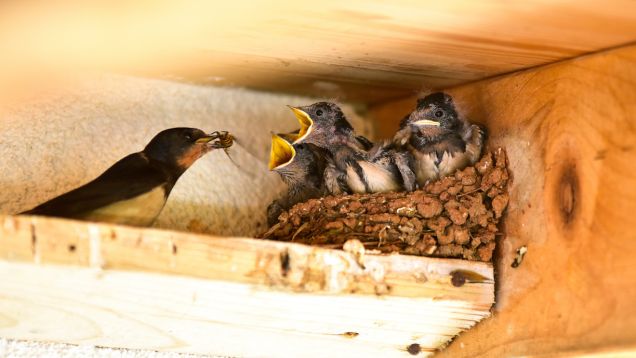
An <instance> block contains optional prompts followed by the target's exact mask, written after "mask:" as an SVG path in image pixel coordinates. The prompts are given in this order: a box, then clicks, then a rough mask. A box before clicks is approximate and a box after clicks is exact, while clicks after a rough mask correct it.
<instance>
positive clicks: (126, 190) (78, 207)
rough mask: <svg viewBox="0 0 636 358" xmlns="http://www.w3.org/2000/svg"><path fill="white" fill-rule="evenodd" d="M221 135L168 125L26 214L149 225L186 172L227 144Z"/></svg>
mask: <svg viewBox="0 0 636 358" xmlns="http://www.w3.org/2000/svg"><path fill="white" fill-rule="evenodd" d="M217 138H219V133H218V132H214V133H211V134H206V133H204V132H203V131H202V130H200V129H195V128H172V129H166V130H164V131H162V132H160V133H159V134H157V135H156V136H155V137H154V138H153V139H152V140H151V141H150V143H148V145H147V146H146V147H145V148H144V150H143V151H141V152H137V153H133V154H130V155H128V156H126V157H124V158H123V159H121V160H119V161H118V162H117V163H115V164H114V165H113V166H111V167H110V168H108V169H107V170H106V171H105V172H104V173H103V174H102V175H100V176H99V177H97V178H96V179H95V180H93V181H91V182H90V183H88V184H85V185H83V186H81V187H79V188H77V189H75V190H72V191H70V192H68V193H66V194H62V195H60V196H58V197H56V198H53V199H51V200H49V201H47V202H45V203H44V204H41V205H39V206H37V207H35V208H33V209H31V210H29V211H25V212H23V213H22V214H28V215H43V216H55V217H63V218H71V219H79V220H88V221H101V222H109V223H115V224H125V225H134V226H149V225H151V224H152V223H153V221H154V220H155V219H156V218H157V216H158V215H159V213H160V212H161V210H162V209H163V206H164V205H165V203H166V200H167V199H168V195H170V191H171V190H172V187H173V186H174V185H175V183H176V182H177V179H179V177H180V176H181V174H183V173H184V172H185V171H186V170H187V169H188V168H189V167H190V166H191V165H192V164H193V163H194V162H195V161H196V160H197V159H199V158H201V157H202V156H203V155H204V154H206V153H207V152H209V151H211V150H212V149H214V148H223V147H225V146H226V145H227V143H220V142H218V141H214V140H215V139H217ZM230 145H231V143H230Z"/></svg>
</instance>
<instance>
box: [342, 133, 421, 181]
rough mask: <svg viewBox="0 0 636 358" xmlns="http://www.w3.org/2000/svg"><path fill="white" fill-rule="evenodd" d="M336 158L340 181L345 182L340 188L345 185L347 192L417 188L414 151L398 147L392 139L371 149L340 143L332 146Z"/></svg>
mask: <svg viewBox="0 0 636 358" xmlns="http://www.w3.org/2000/svg"><path fill="white" fill-rule="evenodd" d="M333 158H334V159H333V161H334V163H335V166H336V168H337V171H336V173H337V175H338V181H337V182H338V183H342V182H344V183H345V184H346V186H343V185H342V184H341V185H340V186H338V187H336V188H337V189H338V188H343V187H344V188H346V189H345V191H347V192H352V193H358V194H364V193H382V192H388V191H401V190H407V191H413V190H415V188H416V178H415V174H414V173H413V170H412V169H411V168H412V166H413V158H412V156H411V154H410V153H408V152H404V151H398V150H396V149H395V148H394V145H393V143H391V142H388V141H385V142H382V143H380V144H377V145H375V146H373V147H372V148H371V149H370V150H369V151H356V150H353V149H352V148H350V147H347V146H339V147H336V148H334V149H333ZM332 193H333V192H332ZM333 194H339V193H338V192H336V193H333Z"/></svg>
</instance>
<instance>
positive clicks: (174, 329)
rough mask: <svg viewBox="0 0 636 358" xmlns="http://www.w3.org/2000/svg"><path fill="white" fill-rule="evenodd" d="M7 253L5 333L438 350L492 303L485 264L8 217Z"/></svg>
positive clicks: (239, 345) (140, 341)
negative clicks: (460, 278)
mask: <svg viewBox="0 0 636 358" xmlns="http://www.w3.org/2000/svg"><path fill="white" fill-rule="evenodd" d="M0 259H2V260H4V261H2V260H0V336H2V337H7V338H14V339H29V340H41V341H54V342H65V343H81V344H95V345H100V346H108V347H124V348H145V349H156V350H162V351H178V352H190V353H205V354H219V355H224V356H226V355H229V356H259V357H270V356H271V357H273V356H304V357H305V356H307V357H312V356H316V357H318V356H324V351H323V350H320V349H316V348H315V347H326V348H325V349H328V350H329V351H330V352H331V353H330V355H333V356H343V357H344V356H352V355H367V356H368V355H378V354H381V355H383V356H404V355H405V354H407V353H405V352H406V349H407V347H408V346H409V345H412V344H416V345H419V348H420V349H421V352H422V355H429V354H431V353H432V352H433V351H435V350H437V349H439V348H440V347H442V346H444V345H445V344H447V342H448V341H449V340H450V339H452V338H453V337H455V336H456V335H457V334H459V333H460V332H462V331H464V330H466V329H468V328H470V327H472V326H473V325H474V324H475V323H476V322H478V321H480V320H481V319H482V318H484V317H487V316H489V315H490V307H491V306H492V304H493V301H494V280H493V271H492V266H491V265H490V264H486V263H481V262H469V261H462V260H450V259H431V258H424V257H416V256H401V255H389V256H379V255H362V256H354V255H353V254H352V253H348V252H344V251H340V250H327V249H320V248H314V247H309V246H304V245H299V244H293V243H282V242H273V241H266V240H256V239H247V238H220V237H211V236H204V235H194V234H189V233H183V232H173V231H165V230H156V229H139V228H133V227H125V226H115V225H109V224H94V223H86V222H80V221H73V220H63V219H53V218H45V217H30V216H4V217H0ZM33 263H36V264H38V265H34V264H33ZM50 264H66V265H74V266H75V267H72V266H51V265H50ZM114 269H119V270H131V271H145V273H141V272H137V273H133V272H121V271H116V270H114ZM150 271H152V272H150ZM157 272H161V273H164V274H163V275H160V274H157ZM165 274H176V275H172V276H170V275H165ZM457 275H463V276H464V277H467V278H468V279H467V281H466V282H465V283H463V284H457V283H455V284H453V281H452V279H453V277H454V276H457ZM186 276H191V277H186ZM192 276H194V277H198V278H201V279H195V278H193V277H192ZM204 279H207V280H204ZM455 282H457V281H455ZM68 327H73V329H68Z"/></svg>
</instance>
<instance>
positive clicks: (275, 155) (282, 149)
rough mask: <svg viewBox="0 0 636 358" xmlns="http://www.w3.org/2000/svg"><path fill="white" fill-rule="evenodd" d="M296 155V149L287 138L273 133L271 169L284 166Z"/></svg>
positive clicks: (270, 158)
mask: <svg viewBox="0 0 636 358" xmlns="http://www.w3.org/2000/svg"><path fill="white" fill-rule="evenodd" d="M294 156H296V150H295V149H294V147H293V146H292V145H291V144H290V143H289V142H288V141H286V140H285V139H283V138H282V137H280V136H279V135H277V134H275V133H272V150H271V151H270V153H269V170H275V169H277V168H281V167H284V166H285V165H287V164H289V163H290V162H291V161H292V159H294Z"/></svg>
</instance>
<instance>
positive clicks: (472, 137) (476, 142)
mask: <svg viewBox="0 0 636 358" xmlns="http://www.w3.org/2000/svg"><path fill="white" fill-rule="evenodd" d="M463 137H464V138H463V139H464V140H465V141H466V153H467V155H468V158H469V160H470V163H471V164H475V163H476V162H477V161H478V160H479V157H480V156H481V149H482V147H483V146H484V142H485V141H486V137H487V132H486V129H485V128H483V127H481V126H479V125H477V124H471V125H469V126H468V130H466V131H465V132H464V135H463Z"/></svg>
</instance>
